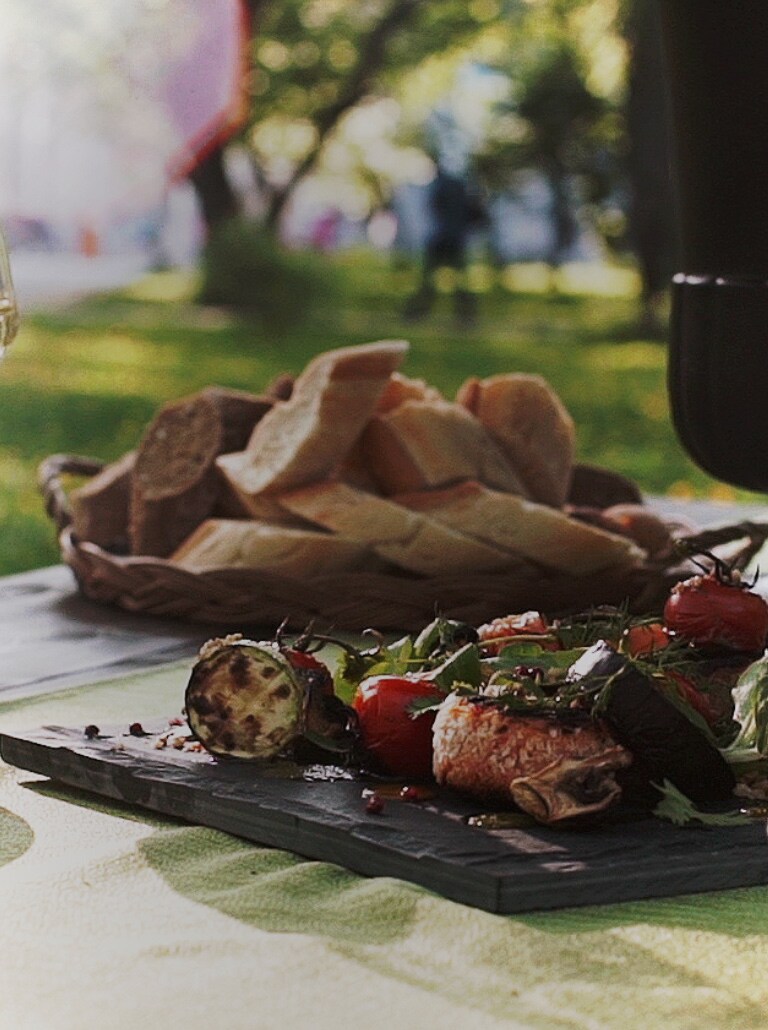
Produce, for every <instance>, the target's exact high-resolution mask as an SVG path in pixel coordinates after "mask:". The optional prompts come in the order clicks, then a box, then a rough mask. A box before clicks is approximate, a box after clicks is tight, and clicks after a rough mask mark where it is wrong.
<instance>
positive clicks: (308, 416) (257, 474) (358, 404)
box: [219, 340, 408, 496]
mask: <svg viewBox="0 0 768 1030" xmlns="http://www.w3.org/2000/svg"><path fill="white" fill-rule="evenodd" d="M407 350H408V344H407V343H406V342H405V341H404V340H382V341H380V342H378V343H369V344H363V345H361V346H358V347H342V348H340V349H337V350H331V351H326V352H325V353H323V354H320V355H318V357H316V358H314V359H313V360H312V361H310V363H309V364H308V365H307V367H306V368H305V369H304V371H303V372H302V373H301V375H300V376H299V377H298V378H297V379H296V382H295V384H294V387H293V392H292V394H291V397H290V399H289V400H287V401H283V402H279V403H276V404H275V406H274V408H273V409H272V410H271V411H270V412H269V413H268V414H267V415H265V416H264V418H263V419H262V420H261V421H260V422H259V424H258V425H257V426H256V428H255V429H254V431H253V435H252V436H251V439H250V440H249V442H248V446H247V447H246V448H245V450H243V451H240V452H235V453H234V454H230V455H227V456H226V459H224V460H222V461H220V462H219V468H220V470H221V472H222V474H223V475H224V476H225V477H226V478H227V479H228V480H229V481H230V482H231V484H232V486H233V488H234V489H235V490H236V491H237V492H238V494H240V495H245V496H257V495H260V494H266V495H269V494H275V493H279V492H282V491H284V490H289V489H291V488H293V487H299V486H304V485H306V484H307V483H312V482H316V481H318V480H321V479H324V478H326V477H327V476H328V474H329V473H330V472H331V471H332V470H333V469H334V468H335V467H337V466H338V465H339V464H340V463H341V462H342V461H343V460H344V458H345V457H346V455H347V453H348V452H349V450H350V448H351V447H352V445H353V443H354V442H355V440H356V439H357V437H358V436H359V435H360V433H361V431H362V429H363V427H364V426H365V423H366V422H367V421H368V419H369V417H370V415H371V414H372V412H373V411H374V409H375V407H376V404H377V402H378V400H379V397H380V396H381V394H382V392H383V391H384V389H385V387H386V385H387V382H388V380H389V377H390V376H391V375H392V373H393V372H394V371H395V370H396V369H397V367H398V366H399V365H400V363H401V362H402V360H403V358H404V357H405V354H406V352H407Z"/></svg>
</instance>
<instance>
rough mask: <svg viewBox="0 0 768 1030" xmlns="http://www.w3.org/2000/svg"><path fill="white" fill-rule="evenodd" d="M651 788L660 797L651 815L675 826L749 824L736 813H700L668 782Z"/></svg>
mask: <svg viewBox="0 0 768 1030" xmlns="http://www.w3.org/2000/svg"><path fill="white" fill-rule="evenodd" d="M653 786H654V787H655V788H656V790H658V791H659V792H660V793H661V795H662V798H661V801H660V802H659V803H658V805H656V807H655V808H654V810H653V814H654V815H655V816H656V817H657V818H658V819H666V820H667V821H668V822H670V823H674V824H675V826H697V825H698V826H743V825H745V824H747V823H749V822H751V820H750V819H749V817H748V816H746V815H742V814H741V812H738V811H731V812H702V811H701V810H700V809H698V808H697V807H696V805H694V803H693V802H692V801H691V799H690V798H688V797H686V795H685V794H683V792H682V791H680V790H678V789H677V787H676V786H675V785H674V784H673V783H670V781H669V780H664V782H663V783H662V784H661V785H659V784H658V783H654V784H653Z"/></svg>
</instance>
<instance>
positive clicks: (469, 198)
mask: <svg viewBox="0 0 768 1030" xmlns="http://www.w3.org/2000/svg"><path fill="white" fill-rule="evenodd" d="M429 208H430V213H431V216H432V225H431V228H430V231H429V233H428V235H427V238H426V242H425V245H424V257H423V262H422V269H421V283H420V285H419V288H418V289H417V291H416V292H415V293H414V294H413V295H412V296H411V297H410V298H409V300H408V302H407V303H406V306H405V312H404V314H405V317H406V318H407V319H408V320H409V321H417V320H418V319H421V318H425V317H426V316H427V315H428V314H429V312H430V311H431V310H432V307H433V305H434V303H435V300H436V298H437V288H436V284H435V276H436V273H437V272H438V270H439V269H441V268H449V269H452V270H453V271H454V273H455V276H456V282H455V284H454V289H453V304H454V311H455V316H456V321H457V323H458V324H459V325H460V326H461V327H463V328H467V327H470V326H472V325H474V324H475V323H476V321H477V299H476V297H475V295H474V294H473V293H472V292H471V291H470V290H469V289H468V288H467V282H466V274H467V246H468V242H469V237H470V235H471V233H472V231H473V230H474V229H476V228H478V227H479V226H480V225H482V224H483V223H484V221H485V211H484V208H483V205H482V203H481V201H480V197H479V195H478V193H477V191H476V190H475V189H474V188H473V187H472V185H471V183H470V180H469V178H468V176H467V175H461V174H451V173H449V172H448V171H447V170H446V169H445V168H444V167H442V166H440V165H438V167H437V174H436V175H435V178H434V179H433V180H432V183H431V184H430V191H429Z"/></svg>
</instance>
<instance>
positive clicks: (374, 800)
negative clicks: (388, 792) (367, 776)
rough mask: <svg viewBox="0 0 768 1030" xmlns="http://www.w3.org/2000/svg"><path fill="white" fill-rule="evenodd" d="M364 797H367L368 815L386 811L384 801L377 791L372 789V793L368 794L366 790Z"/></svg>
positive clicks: (366, 807) (366, 808)
mask: <svg viewBox="0 0 768 1030" xmlns="http://www.w3.org/2000/svg"><path fill="white" fill-rule="evenodd" d="M363 797H364V798H365V810H366V812H367V813H368V815H381V813H382V812H383V811H384V801H383V800H382V798H380V797H379V795H378V794H377V793H376V791H371V793H370V794H366V792H365V791H364V792H363Z"/></svg>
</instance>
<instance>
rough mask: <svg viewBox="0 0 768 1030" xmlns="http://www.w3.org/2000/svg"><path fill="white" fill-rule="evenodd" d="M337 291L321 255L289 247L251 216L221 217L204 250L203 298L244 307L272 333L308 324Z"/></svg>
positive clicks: (333, 277)
mask: <svg viewBox="0 0 768 1030" xmlns="http://www.w3.org/2000/svg"><path fill="white" fill-rule="evenodd" d="M339 292H340V287H339V283H338V282H337V281H336V276H335V275H334V270H333V268H329V266H328V262H327V261H324V260H323V259H322V257H321V256H320V255H317V254H313V253H311V252H306V251H289V250H287V249H286V248H285V247H283V246H281V245H280V244H279V243H278V242H277V241H276V240H275V239H274V237H273V236H271V235H270V234H268V233H265V232H264V231H263V229H262V228H261V226H260V225H258V223H256V222H254V221H252V220H247V219H244V218H233V219H229V220H227V221H225V222H222V223H221V224H220V225H219V226H218V227H217V229H216V230H215V231H214V233H213V234H212V236H211V238H210V239H209V241H208V243H207V245H206V247H205V250H204V253H203V259H202V281H201V285H200V291H199V294H198V298H199V300H200V301H201V302H202V303H203V304H217V305H223V306H225V307H233V308H237V309H240V310H242V311H243V312H246V313H247V314H248V315H249V316H250V317H251V318H252V319H254V320H255V321H258V323H259V325H260V326H261V328H262V330H263V331H264V332H265V333H268V334H272V335H275V336H283V335H285V333H287V332H289V331H290V330H294V329H298V328H299V327H301V326H302V325H305V324H306V323H307V322H308V321H309V320H310V319H311V318H312V317H313V316H314V315H315V314H316V311H317V308H318V307H319V305H320V303H321V302H322V303H324V304H327V303H329V302H332V301H333V299H334V297H338V294H339Z"/></svg>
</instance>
